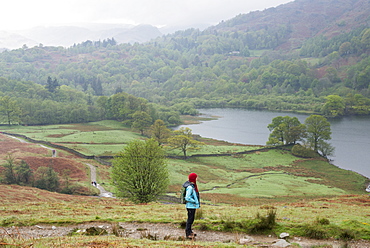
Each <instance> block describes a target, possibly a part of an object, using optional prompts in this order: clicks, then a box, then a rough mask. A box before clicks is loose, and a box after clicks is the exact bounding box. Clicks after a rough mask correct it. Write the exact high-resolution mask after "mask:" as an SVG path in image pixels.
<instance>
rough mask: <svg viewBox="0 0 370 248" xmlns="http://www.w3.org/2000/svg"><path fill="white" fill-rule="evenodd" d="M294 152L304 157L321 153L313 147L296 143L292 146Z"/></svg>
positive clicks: (312, 156) (316, 155) (313, 156)
mask: <svg viewBox="0 0 370 248" xmlns="http://www.w3.org/2000/svg"><path fill="white" fill-rule="evenodd" d="M292 154H293V155H294V156H297V157H302V158H316V157H318V156H319V155H318V154H317V153H316V152H315V151H314V150H312V149H310V148H307V147H304V146H302V145H300V144H296V145H294V146H293V148H292Z"/></svg>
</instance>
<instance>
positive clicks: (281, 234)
mask: <svg viewBox="0 0 370 248" xmlns="http://www.w3.org/2000/svg"><path fill="white" fill-rule="evenodd" d="M279 237H280V238H281V239H286V238H287V237H289V233H286V232H283V233H280V235H279Z"/></svg>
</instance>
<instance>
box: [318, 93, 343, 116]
mask: <svg viewBox="0 0 370 248" xmlns="http://www.w3.org/2000/svg"><path fill="white" fill-rule="evenodd" d="M325 99H326V103H325V104H324V106H323V107H322V109H321V111H322V112H323V114H324V115H326V116H328V117H337V116H341V115H343V114H344V110H345V108H346V105H345V102H344V100H343V98H342V97H340V96H338V95H329V96H327V97H326V98H325Z"/></svg>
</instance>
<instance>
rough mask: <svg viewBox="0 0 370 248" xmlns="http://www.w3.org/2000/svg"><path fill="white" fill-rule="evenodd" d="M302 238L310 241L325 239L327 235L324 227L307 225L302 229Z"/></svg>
mask: <svg viewBox="0 0 370 248" xmlns="http://www.w3.org/2000/svg"><path fill="white" fill-rule="evenodd" d="M303 231H304V236H305V237H307V238H310V239H327V238H329V234H328V232H327V228H326V227H322V226H320V225H307V226H305V227H304V229H303Z"/></svg>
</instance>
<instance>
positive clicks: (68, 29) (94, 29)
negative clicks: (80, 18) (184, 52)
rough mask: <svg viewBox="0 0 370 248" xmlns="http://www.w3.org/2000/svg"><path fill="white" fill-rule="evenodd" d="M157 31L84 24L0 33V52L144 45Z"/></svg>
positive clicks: (141, 26) (157, 34)
mask: <svg viewBox="0 0 370 248" xmlns="http://www.w3.org/2000/svg"><path fill="white" fill-rule="evenodd" d="M161 35H162V34H161V32H160V31H159V30H158V28H156V27H154V26H151V25H138V26H133V25H109V24H89V25H88V24H84V25H82V26H60V27H36V28H32V29H28V30H21V31H17V32H16V33H15V32H14V33H10V32H0V40H1V42H0V48H8V49H15V48H20V47H22V46H23V45H24V44H26V45H27V46H28V47H32V46H35V45H38V44H43V45H45V46H64V47H70V46H72V45H73V44H77V43H81V42H84V41H86V40H94V41H98V40H104V39H111V38H114V39H115V40H116V41H117V42H118V43H135V42H139V43H143V42H146V41H149V40H151V39H154V38H156V37H158V36H161Z"/></svg>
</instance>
